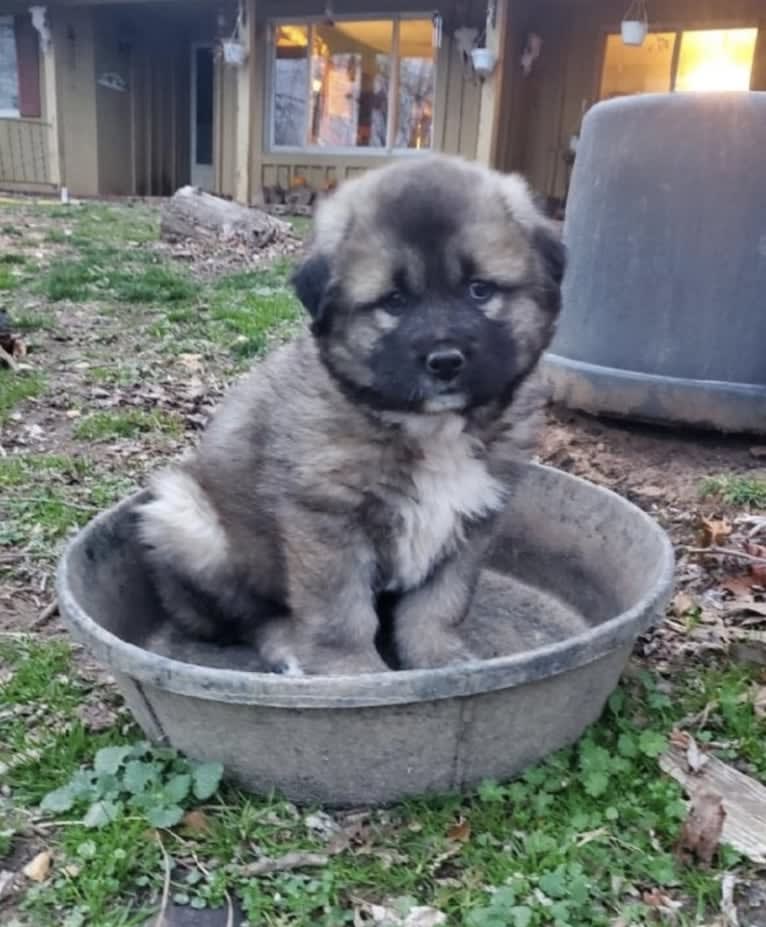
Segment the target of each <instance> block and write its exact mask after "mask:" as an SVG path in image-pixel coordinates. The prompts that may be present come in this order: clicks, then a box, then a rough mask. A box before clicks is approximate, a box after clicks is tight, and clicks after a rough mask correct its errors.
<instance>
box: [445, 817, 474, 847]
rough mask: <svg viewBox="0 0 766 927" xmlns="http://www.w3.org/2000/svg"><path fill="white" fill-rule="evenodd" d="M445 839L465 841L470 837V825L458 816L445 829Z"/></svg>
mask: <svg viewBox="0 0 766 927" xmlns="http://www.w3.org/2000/svg"><path fill="white" fill-rule="evenodd" d="M447 839H449V840H453V841H454V842H455V843H467V842H468V841H469V840H470V839H471V825H470V823H469V822H468V821H467V820H466V819H465V818H462V817H461V818H459V819H458V821H457V823H456V824H453V826H452V827H450V829H449V830H448V831H447Z"/></svg>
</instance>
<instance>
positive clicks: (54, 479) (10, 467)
mask: <svg viewBox="0 0 766 927" xmlns="http://www.w3.org/2000/svg"><path fill="white" fill-rule="evenodd" d="M131 487H132V483H131V482H130V481H129V480H125V479H120V478H117V477H114V476H113V475H111V474H108V473H100V472H99V471H98V470H97V469H96V467H95V466H94V465H93V464H92V463H91V462H90V461H89V460H87V459H86V458H83V457H73V456H69V455H64V454H40V455H36V454H16V455H8V456H6V457H2V458H0V549H2V546H9V547H11V548H13V547H16V546H24V547H25V548H26V549H27V551H28V553H29V554H30V556H33V557H35V556H39V557H50V556H53V555H54V553H55V551H56V548H57V544H58V542H59V541H60V540H61V539H62V538H64V537H65V536H66V535H67V534H68V532H69V531H71V530H72V529H73V528H77V527H80V526H81V525H83V524H84V523H85V521H87V520H88V519H89V518H92V517H93V516H94V515H95V514H96V512H98V511H99V509H101V508H104V507H105V506H107V505H109V504H110V503H112V502H114V501H115V500H116V499H117V498H118V497H119V496H121V495H123V494H124V493H125V492H126V491H127V490H128V488H131Z"/></svg>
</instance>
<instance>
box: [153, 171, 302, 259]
mask: <svg viewBox="0 0 766 927" xmlns="http://www.w3.org/2000/svg"><path fill="white" fill-rule="evenodd" d="M160 234H161V235H162V237H163V238H164V239H165V240H166V241H185V240H187V239H193V240H195V241H202V242H204V241H208V242H211V243H212V242H214V241H230V240H232V239H234V240H236V241H238V242H241V243H243V244H246V245H249V246H251V247H253V248H264V247H266V245H270V244H273V243H274V242H275V241H278V240H280V239H283V238H289V237H290V236H291V235H292V230H291V228H290V226H289V225H288V223H286V222H282V221H280V220H279V219H276V218H274V216H270V215H269V214H268V213H266V212H264V211H263V210H262V209H255V208H248V207H247V206H240V204H239V203H234V202H231V201H229V200H224V199H221V197H220V196H213V195H212V194H210V193H204V192H203V191H202V190H200V189H199V188H198V187H190V186H187V187H181V188H180V190H176V192H175V193H174V194H173V196H172V197H171V198H170V199H169V200H168V201H167V202H166V203H165V205H164V206H163V207H162V212H161V216H160Z"/></svg>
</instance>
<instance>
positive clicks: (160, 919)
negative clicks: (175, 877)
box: [154, 834, 171, 927]
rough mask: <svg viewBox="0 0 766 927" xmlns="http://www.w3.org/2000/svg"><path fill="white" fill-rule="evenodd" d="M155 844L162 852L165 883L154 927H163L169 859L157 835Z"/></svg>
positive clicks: (168, 891) (168, 889) (167, 891)
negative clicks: (157, 844)
mask: <svg viewBox="0 0 766 927" xmlns="http://www.w3.org/2000/svg"><path fill="white" fill-rule="evenodd" d="M157 843H159V845H160V850H162V859H163V862H164V864H165V881H164V883H163V886H162V901H161V902H160V910H159V912H158V914H157V920H156V921H155V922H154V927H165V912H166V911H167V909H168V898H169V897H170V869H171V867H170V857H169V856H168V854H167V851H166V849H165V846H164V844H163V842H162V837H160V835H159V834H157Z"/></svg>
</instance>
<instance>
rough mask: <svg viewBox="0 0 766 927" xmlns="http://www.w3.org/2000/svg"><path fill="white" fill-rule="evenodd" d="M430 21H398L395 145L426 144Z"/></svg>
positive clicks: (430, 92) (428, 133)
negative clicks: (397, 113)
mask: <svg viewBox="0 0 766 927" xmlns="http://www.w3.org/2000/svg"><path fill="white" fill-rule="evenodd" d="M431 35H432V25H431V23H430V21H429V20H427V19H405V20H402V22H401V23H400V24H399V115H398V120H397V126H396V141H395V145H396V147H397V148H430V147H431V127H432V124H433V101H434V78H435V70H436V69H435V67H434V49H433V41H432V37H431Z"/></svg>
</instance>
